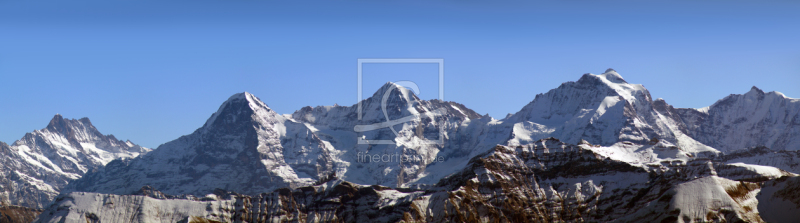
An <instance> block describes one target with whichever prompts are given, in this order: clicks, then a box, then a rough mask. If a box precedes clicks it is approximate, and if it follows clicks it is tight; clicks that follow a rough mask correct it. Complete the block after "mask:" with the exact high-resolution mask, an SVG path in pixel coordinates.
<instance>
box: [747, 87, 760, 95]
mask: <svg viewBox="0 0 800 223" xmlns="http://www.w3.org/2000/svg"><path fill="white" fill-rule="evenodd" d="M751 93H753V94H758V95H762V94H764V91H763V90H761V89H759V88H758V87H756V86H753V87H751V88H750V91H748V92H747V93H746V94H751Z"/></svg>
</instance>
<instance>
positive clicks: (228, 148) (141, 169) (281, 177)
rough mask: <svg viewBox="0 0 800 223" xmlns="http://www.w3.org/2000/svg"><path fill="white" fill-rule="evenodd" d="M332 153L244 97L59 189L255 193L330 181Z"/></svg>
mask: <svg viewBox="0 0 800 223" xmlns="http://www.w3.org/2000/svg"><path fill="white" fill-rule="evenodd" d="M331 154H332V151H331V148H329V146H328V145H326V144H325V143H323V142H322V141H321V140H320V139H319V138H318V137H317V136H316V135H314V134H313V132H312V131H311V130H310V129H308V128H307V127H306V126H305V125H303V124H301V123H295V122H292V121H290V120H287V119H286V118H284V117H283V116H281V115H278V114H277V113H275V112H274V111H273V110H272V109H270V108H269V107H267V105H266V104H264V102H262V101H261V100H259V99H258V98H256V97H255V96H253V95H252V94H250V93H247V92H245V93H239V94H235V95H233V96H231V97H230V98H229V99H228V100H227V101H226V102H225V103H223V104H222V105H221V106H220V108H219V110H218V111H217V112H215V113H214V114H213V115H212V116H211V117H210V118H209V119H208V121H207V122H206V123H205V124H204V125H203V126H202V127H201V128H199V129H197V130H196V131H194V132H193V133H192V134H189V135H186V136H182V137H180V138H178V139H176V140H173V141H171V142H168V143H165V144H163V145H161V146H159V147H158V149H156V150H154V151H153V152H151V153H148V154H146V155H144V156H140V157H138V158H136V159H132V160H115V161H113V162H111V163H109V164H108V165H106V167H105V168H103V169H101V170H100V171H97V172H93V173H90V174H88V175H87V176H85V177H83V178H81V179H80V180H78V181H76V182H73V183H71V184H70V185H69V187H68V188H66V189H65V190H67V191H89V192H103V193H115V194H129V193H131V192H133V191H136V190H138V189H139V188H141V187H143V186H145V185H150V186H153V187H155V188H157V189H159V190H161V191H164V192H166V193H169V194H194V195H203V194H207V193H210V192H211V191H213V190H214V189H216V188H222V189H227V190H231V191H237V192H239V193H246V194H258V193H262V192H268V191H272V190H274V189H277V188H281V187H298V186H305V185H308V184H310V183H312V182H314V181H315V180H316V179H319V178H321V177H324V176H328V175H330V174H332V173H333V171H334V169H333V167H334V162H333V160H332V157H331Z"/></svg>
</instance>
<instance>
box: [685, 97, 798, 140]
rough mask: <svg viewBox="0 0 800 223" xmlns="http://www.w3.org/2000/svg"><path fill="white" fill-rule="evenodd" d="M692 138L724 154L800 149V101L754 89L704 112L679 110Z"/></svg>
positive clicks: (712, 106) (719, 102)
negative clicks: (751, 149) (734, 151)
mask: <svg viewBox="0 0 800 223" xmlns="http://www.w3.org/2000/svg"><path fill="white" fill-rule="evenodd" d="M677 112H678V114H679V116H680V117H681V118H682V119H683V125H685V126H686V132H687V134H688V135H690V136H691V137H692V138H694V139H696V140H697V141H700V142H702V143H704V144H706V145H709V146H711V147H714V148H717V149H719V150H721V151H732V150H738V149H744V148H750V147H756V146H766V147H768V148H770V149H773V150H800V99H794V98H789V97H786V96H785V95H783V94H781V93H780V92H774V91H773V92H769V93H764V91H762V90H761V89H758V88H756V87H755V86H754V87H753V88H751V89H750V91H749V92H747V93H745V94H743V95H740V94H732V95H730V96H728V97H725V98H723V99H721V100H719V101H717V102H716V103H714V104H713V105H711V106H709V107H706V108H701V109H692V108H685V109H677Z"/></svg>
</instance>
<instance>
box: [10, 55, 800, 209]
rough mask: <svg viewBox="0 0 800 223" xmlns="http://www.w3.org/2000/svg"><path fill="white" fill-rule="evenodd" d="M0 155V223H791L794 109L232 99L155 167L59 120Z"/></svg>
mask: <svg viewBox="0 0 800 223" xmlns="http://www.w3.org/2000/svg"><path fill="white" fill-rule="evenodd" d="M387 123H388V124H387ZM198 125H200V123H198ZM376 142H379V143H376ZM387 142H388V143H387ZM0 152H2V157H0V159H3V160H2V163H0V170H2V171H0V174H2V176H3V177H2V181H0V191H2V194H0V199H2V202H3V205H2V208H0V215H2V218H3V219H0V222H29V221H32V220H34V219H33V218H34V217H33V216H36V214H38V213H39V212H41V214H39V215H38V217H36V219H35V221H36V222H797V220H798V219H800V175H798V174H797V173H800V99H793V98H789V97H786V96H784V95H783V94H781V93H779V92H763V91H762V90H760V89H758V88H756V87H753V88H752V89H750V91H748V92H746V93H745V94H732V95H730V96H728V97H725V98H723V99H720V100H719V101H717V102H716V103H714V104H712V105H710V106H709V107H705V108H700V109H693V108H674V107H673V106H671V105H669V104H668V103H667V102H666V101H664V100H663V99H653V98H652V97H651V96H650V93H649V92H648V90H647V89H645V88H644V86H642V85H639V84H630V83H627V82H626V81H625V80H624V79H623V78H622V77H621V76H620V75H619V74H618V73H617V72H616V71H614V70H613V69H608V70H606V71H605V72H604V73H602V74H598V75H595V74H584V75H583V76H581V77H580V78H579V79H578V80H577V81H574V82H566V83H563V84H561V85H560V86H558V87H557V88H555V89H552V90H550V91H548V92H546V93H543V94H538V95H536V96H535V98H534V99H533V101H531V102H530V103H528V104H527V105H525V106H523V107H522V109H521V110H520V111H519V112H517V113H514V114H510V115H508V116H507V117H505V118H503V119H500V120H498V119H494V118H492V117H489V116H488V115H480V114H478V113H476V112H475V111H473V110H471V109H469V108H467V107H466V106H464V105H462V104H459V103H456V102H448V101H440V100H421V99H420V98H418V97H417V96H416V95H415V94H414V92H413V91H412V90H409V89H407V88H405V87H402V86H400V85H397V84H394V83H386V84H385V85H384V86H382V87H381V88H380V89H379V90H378V91H377V92H375V93H374V94H373V95H372V96H371V97H369V98H367V99H364V100H362V101H360V102H358V104H354V105H351V106H338V105H335V106H318V107H304V108H301V109H300V110H297V111H295V112H294V113H292V114H278V113H276V112H275V111H273V110H272V109H271V108H270V107H268V106H267V104H266V103H264V102H263V101H261V100H260V99H259V98H257V97H256V96H254V95H252V94H250V93H247V92H244V93H239V94H235V95H233V96H231V97H230V98H229V99H228V100H227V101H225V102H224V103H222V105H221V106H220V107H219V109H218V110H217V111H216V112H214V113H213V114H211V117H210V118H209V119H208V120H207V121H206V122H205V123H202V126H201V127H200V128H198V129H197V130H195V131H194V132H193V133H191V134H188V135H185V136H181V137H180V138H177V139H175V140H173V141H170V142H167V143H164V144H162V145H161V146H159V147H158V148H156V149H153V150H152V151H151V150H150V149H148V148H144V147H141V146H137V145H135V144H134V143H132V142H130V141H127V142H123V141H119V140H117V139H116V138H114V136H112V135H102V134H100V133H99V132H98V131H97V129H95V128H94V126H92V124H91V122H89V120H88V119H86V118H83V119H80V120H70V119H64V118H63V117H61V116H60V115H56V117H54V118H53V120H52V121H51V122H50V124H49V125H48V126H47V128H45V129H42V130H37V131H34V132H33V133H28V134H26V135H25V136H24V137H23V138H22V139H21V140H18V141H16V142H14V144H12V145H7V144H5V143H2V142H0Z"/></svg>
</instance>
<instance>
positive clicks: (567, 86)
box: [503, 69, 716, 153]
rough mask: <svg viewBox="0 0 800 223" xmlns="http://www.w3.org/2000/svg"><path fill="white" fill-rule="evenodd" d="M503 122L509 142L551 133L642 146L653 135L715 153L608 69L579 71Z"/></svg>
mask: <svg viewBox="0 0 800 223" xmlns="http://www.w3.org/2000/svg"><path fill="white" fill-rule="evenodd" d="M662 102H663V101H662ZM503 122H504V123H507V125H513V135H514V138H512V139H511V140H510V141H509V144H525V143H528V142H531V141H532V140H538V139H541V138H546V137H556V138H558V139H561V140H564V141H566V142H570V143H578V142H580V140H586V141H588V142H589V143H592V144H599V145H603V146H609V145H612V144H615V143H617V142H621V141H629V142H633V143H636V144H647V143H649V141H650V140H651V139H653V138H656V139H658V140H660V141H662V142H665V143H669V144H671V145H675V146H677V147H680V148H681V149H683V150H684V151H687V152H692V153H696V152H706V151H709V152H715V151H716V150H715V149H714V148H711V147H708V146H706V145H704V144H702V143H699V142H697V141H695V140H694V139H692V138H690V137H688V136H686V135H685V134H684V132H682V131H681V129H680V126H678V123H679V122H678V121H676V120H674V119H673V118H672V117H671V116H670V115H669V114H663V113H662V112H659V111H658V110H656V108H655V105H654V102H653V100H652V99H651V97H650V93H649V92H648V91H647V89H645V88H644V87H643V86H642V85H639V84H629V83H628V82H626V81H625V80H624V79H622V77H621V76H620V75H619V74H618V73H617V72H616V71H614V70H613V69H608V70H606V72H605V73H603V74H599V75H594V74H584V75H583V76H582V77H581V78H580V79H579V80H578V81H577V82H567V83H564V84H562V85H561V86H559V87H558V88H556V89H553V90H550V91H549V92H547V93H545V94H539V95H536V98H535V99H534V100H533V101H532V102H530V103H529V104H528V105H526V106H525V107H523V108H522V110H520V111H519V112H517V113H515V114H513V115H511V116H510V117H508V118H507V119H506V120H503Z"/></svg>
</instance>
